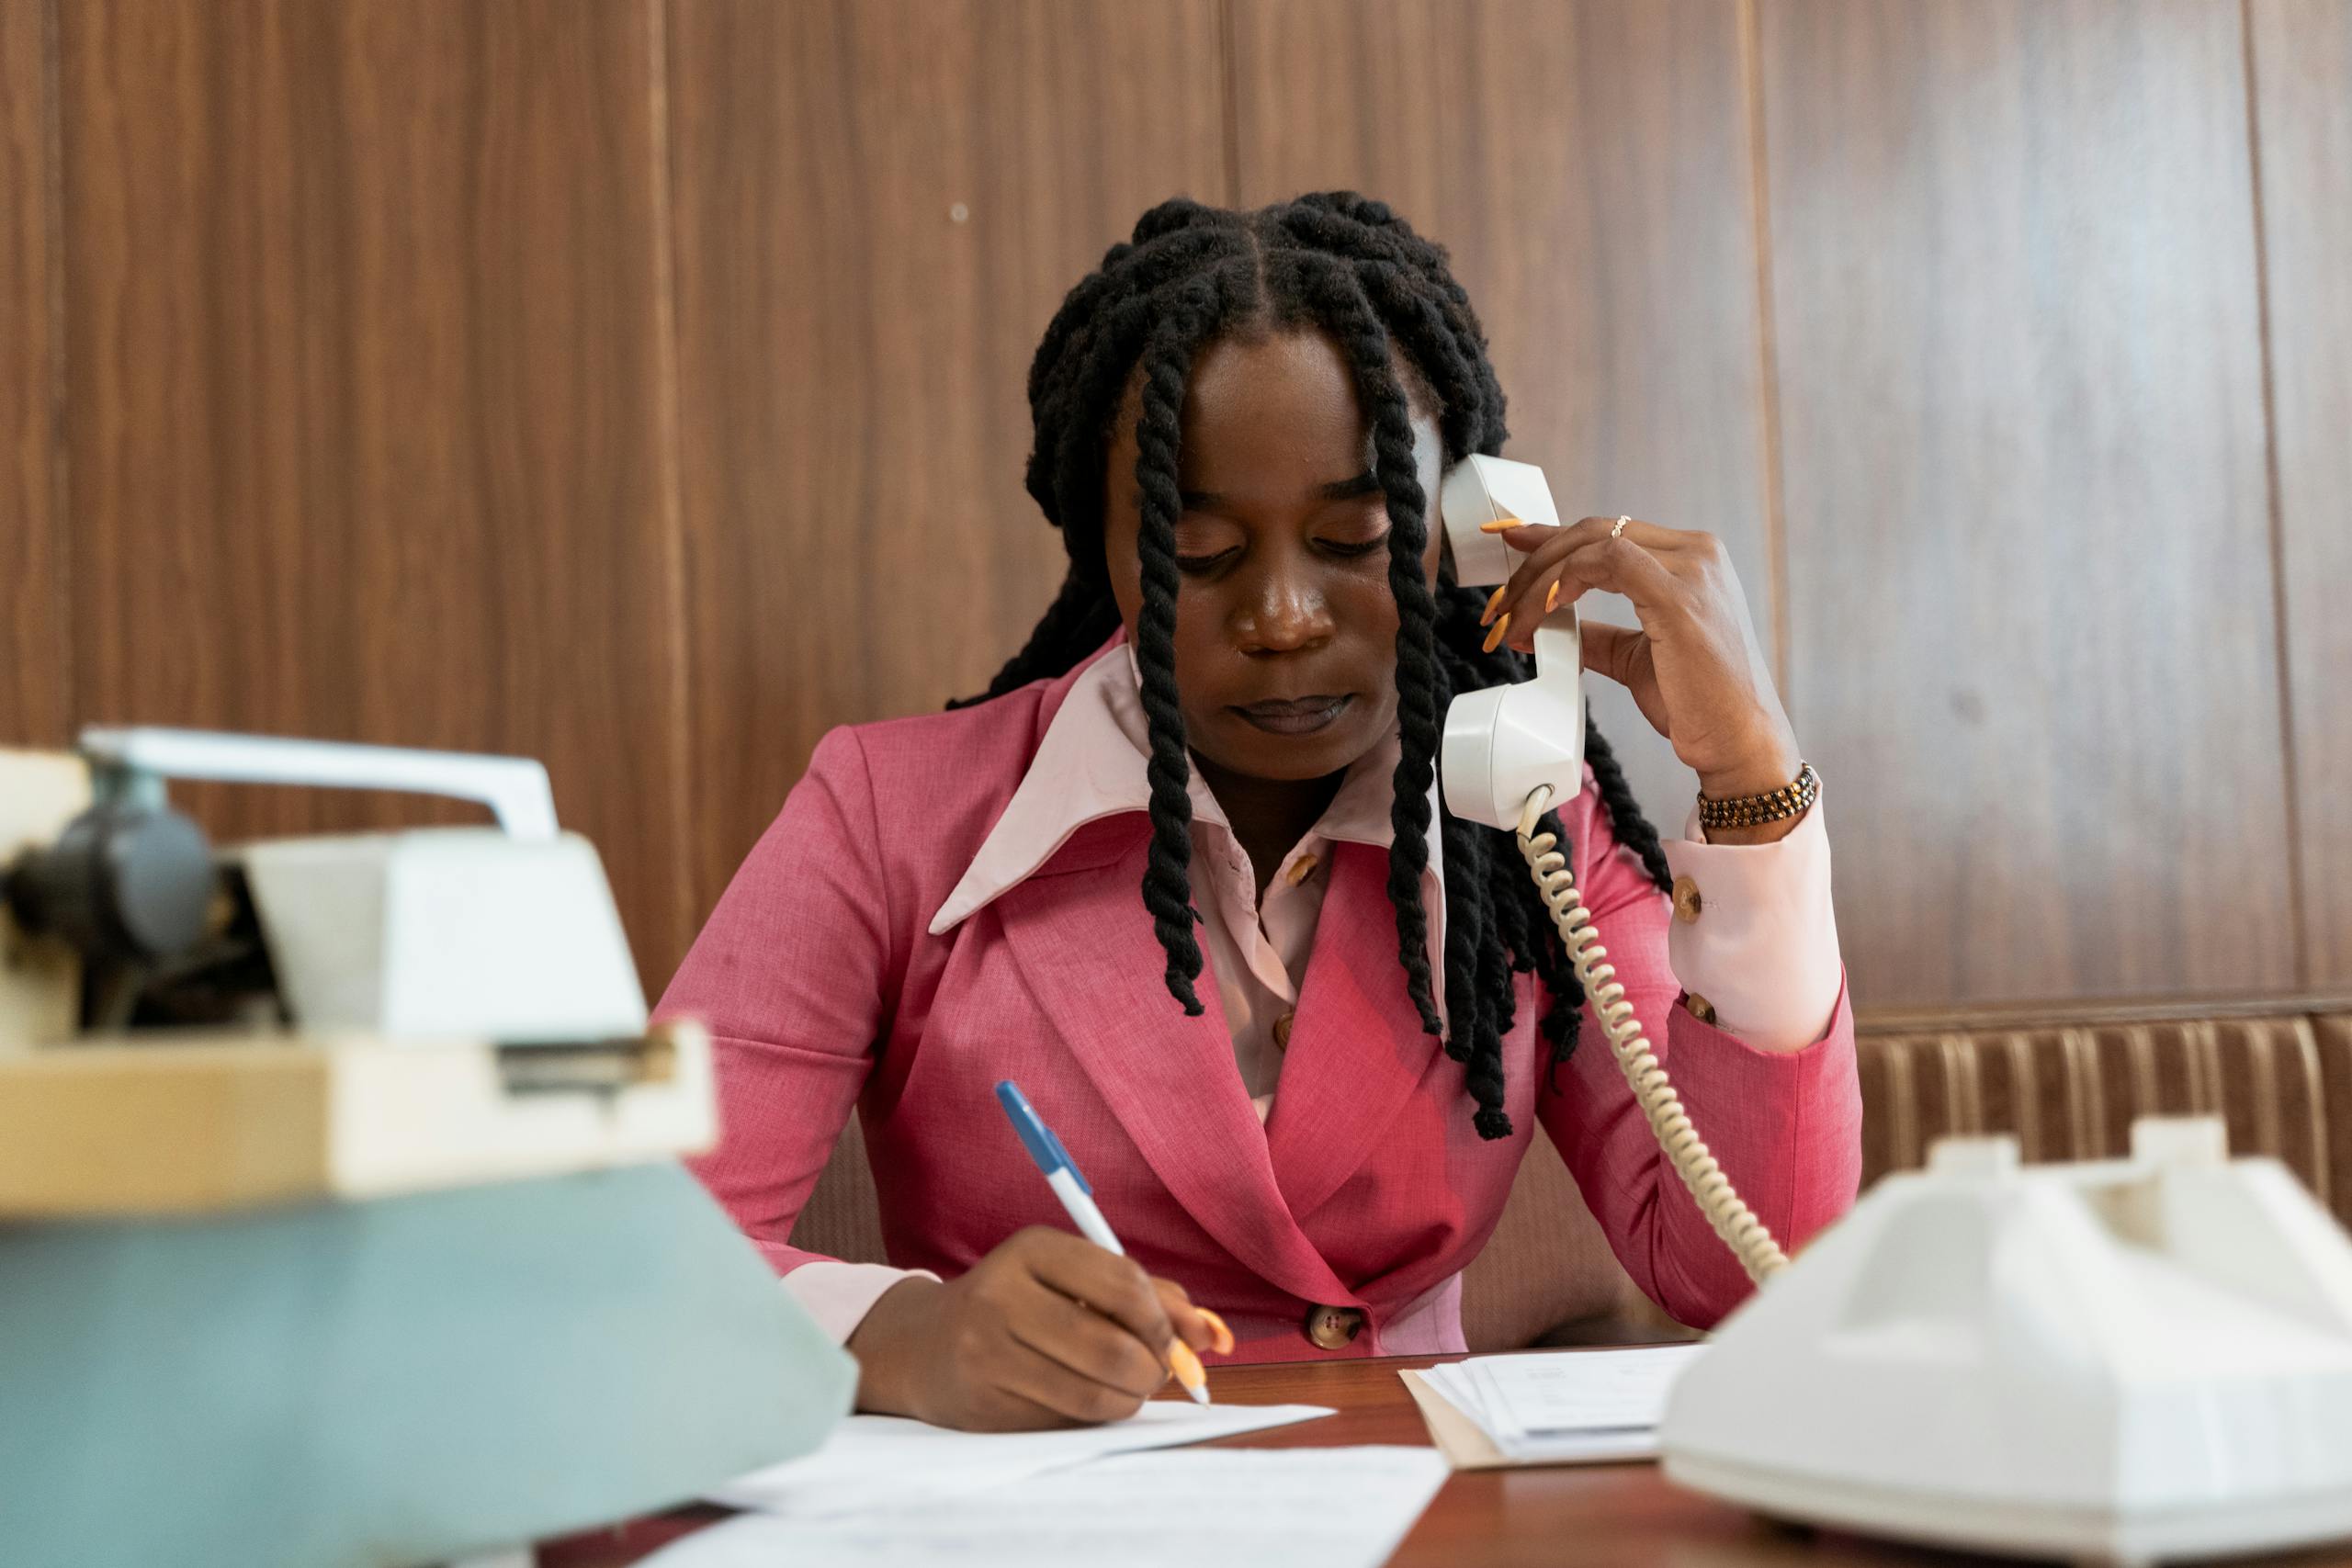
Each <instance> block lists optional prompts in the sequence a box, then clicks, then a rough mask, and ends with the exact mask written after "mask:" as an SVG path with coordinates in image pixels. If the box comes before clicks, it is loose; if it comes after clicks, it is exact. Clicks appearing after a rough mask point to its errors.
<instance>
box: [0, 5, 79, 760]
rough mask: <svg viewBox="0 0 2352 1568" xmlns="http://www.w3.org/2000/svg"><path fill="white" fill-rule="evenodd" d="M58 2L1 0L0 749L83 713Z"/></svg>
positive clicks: (55, 734)
mask: <svg viewBox="0 0 2352 1568" xmlns="http://www.w3.org/2000/svg"><path fill="white" fill-rule="evenodd" d="M49 9H50V5H49V0H0V666H5V669H0V746H9V745H16V746H28V745H30V746H57V745H61V744H62V743H63V742H64V741H65V739H67V736H68V732H69V728H70V724H71V717H72V714H73V707H74V704H73V694H72V686H71V682H72V674H73V649H72V645H71V643H70V641H69V640H68V636H69V634H68V631H67V625H68V616H67V613H66V605H65V598H64V594H63V592H62V589H63V587H64V581H63V579H64V570H65V537H64V519H62V517H60V516H58V515H57V513H56V511H55V501H56V495H57V483H58V469H57V453H56V432H55V421H54V416H53V409H52V402H51V400H52V397H53V394H54V389H55V385H56V376H55V372H56V358H55V351H56V344H55V340H54V339H53V338H52V336H51V318H50V304H51V289H52V287H53V285H54V284H55V282H56V279H55V277H54V276H52V273H51V242H52V240H53V238H54V235H53V233H52V231H51V226H52V224H53V223H54V221H55V216H56V215H55V214H54V213H53V212H52V211H51V206H50V151H51V142H50V134H49V132H50V123H51V107H52V102H51V96H50V91H49V83H48V81H47V79H46V78H47V64H46V60H45V56H46V54H47V44H46V41H45V33H46V31H47V27H46V24H47V13H48V11H49Z"/></svg>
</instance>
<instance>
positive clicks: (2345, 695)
mask: <svg viewBox="0 0 2352 1568" xmlns="http://www.w3.org/2000/svg"><path fill="white" fill-rule="evenodd" d="M2251 16H2252V29H2251V38H2250V40H2249V41H2250V45H2251V48H2250V52H2249V56H2248V69H2247V77H2246V80H2247V83H2248V85H2249V89H2250V95H2251V97H2252V101H2253V102H2254V104H2255V106H2256V116H2255V128H2254V129H2255V139H2256V152H2257V155H2258V158H2257V161H2258V163H2259V165H2260V168H2261V175H2262V179H2261V186H2260V192H2259V194H2260V199H2261V228H2260V239H2261V242H2262V250H2263V254H2264V257H2265V265H2264V278H2265V281H2266V283H2267V296H2266V302H2267V307H2268V320H2267V323H2266V324H2267V340H2266V341H2267V344H2268V347H2269V351H2270V370H2271V389H2272V399H2271V414H2272V424H2273V428H2274V430H2275V431H2276V441H2277V446H2276V451H2277V471H2276V474H2275V476H2274V483H2275V485H2276V487H2277V488H2276V501H2275V504H2276V506H2277V509H2278V510H2277V514H2276V517H2275V519H2274V526H2275V527H2276V528H2277V530H2278V539H2277V543H2278V549H2279V571H2278V582H2279V589H2280V592H2279V601H2278V608H2279V615H2280V617H2281V625H2282V626H2283V627H2284V630H2285V637H2283V639H2282V640H2283V642H2284V643H2285V646H2286V649H2287V653H2286V660H2285V664H2286V670H2287V682H2288V690H2289V693H2290V696H2291V699H2292V700H2291V703H2290V709H2289V724H2288V731H2287V733H2288V734H2289V736H2290V741H2291V745H2290V750H2289V755H2290V758H2291V759H2292V761H2293V762H2294V764H2295V768H2294V773H2293V776H2292V782H2293V787H2294V800H2295V807H2296V816H2297V823H2296V828H2297V831H2296V845H2297V847H2298V848H2299V849H2300V851H2301V858H2300V860H2299V861H2298V862H2297V863H2296V865H2295V868H2294V869H2295V871H2296V872H2297V874H2298V875H2297V877H2296V882H2297V892H2298V893H2299V895H2300V897H2301V909H2302V916H2303V944H2304V956H2305V977H2306V978H2307V979H2308V980H2309V981H2310V983H2311V984H2312V985H2314V986H2319V987H2325V986H2342V985H2344V984H2346V982H2352V895H2347V893H2346V889H2347V888H2352V683H2347V674H2348V673H2352V615H2346V614H2345V604H2344V594H2345V592H2346V587H2347V586H2352V284H2347V283H2346V276H2347V274H2352V264H2347V261H2346V258H2347V257H2352V6H2342V5H2337V4H2333V3H2332V0H2255V4H2254V6H2253V7H2252V12H2251Z"/></svg>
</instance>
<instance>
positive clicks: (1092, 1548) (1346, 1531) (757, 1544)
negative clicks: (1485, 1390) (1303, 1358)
mask: <svg viewBox="0 0 2352 1568" xmlns="http://www.w3.org/2000/svg"><path fill="white" fill-rule="evenodd" d="M1447 1473H1448V1472H1447V1470H1446V1465H1445V1461H1444V1460H1443V1459H1442V1458H1440V1457H1439V1456H1438V1454H1437V1453H1436V1452H1435V1451H1434V1450H1430V1449H1406V1448H1351V1449H1194V1450H1183V1451H1180V1452H1170V1453H1139V1454H1127V1455H1123V1456H1120V1457H1117V1458H1113V1459H1105V1460H1101V1461H1096V1462H1094V1463H1091V1464H1084V1465H1080V1466H1077V1467H1074V1468H1069V1469H1063V1470H1057V1471H1055V1472H1051V1473H1050V1474H1046V1475H1034V1476H1031V1477H1029V1478H1028V1479H1026V1480H1024V1481H1018V1482H1014V1483H1011V1484H1009V1485H1005V1486H1001V1487H997V1488H994V1489H992V1490H989V1491H988V1492H985V1493H980V1494H978V1495H971V1496H965V1497H956V1498H951V1499H944V1500H939V1501H934V1502H931V1503H926V1504H922V1505H920V1506H913V1507H908V1508H894V1509H890V1510H888V1511H887V1512H882V1513H871V1514H861V1515H858V1516H855V1517H847V1518H838V1517H837V1518H786V1517H776V1516H774V1515H763V1514H745V1515H743V1516H741V1517H738V1518H733V1519H729V1520H727V1521H726V1522H725V1523H722V1524H718V1525H714V1526H712V1527H711V1528H710V1529H705V1530H700V1531H697V1532H695V1534H693V1535H690V1536H688V1537H686V1538H685V1539H684V1540H681V1541H678V1542H676V1543H674V1544H673V1545H671V1546H669V1547H667V1548H665V1549H664V1550H662V1551H658V1552H656V1553H654V1555H652V1556H651V1557H649V1558H647V1559H646V1560H645V1562H644V1564H643V1568H799V1565H801V1564H807V1563H820V1562H821V1563H824V1564H826V1565H827V1568H934V1565H935V1564H938V1563H941V1562H954V1563H956V1565H957V1568H1102V1565H1103V1564H1104V1563H1117V1564H1119V1565H1120V1568H1376V1565H1377V1564H1379V1563H1381V1562H1385V1561H1386V1560H1387V1558H1388V1555H1389V1554H1390V1553H1391V1552H1392V1551H1395V1550H1396V1549H1397V1542H1398V1541H1400V1540H1404V1538H1405V1534H1406V1532H1407V1531H1408V1530H1409V1529H1412V1527H1413V1521H1414V1520H1415V1519H1418V1518H1419V1517H1420V1515H1421V1510H1422V1509H1423V1508H1425V1507H1427V1506H1429V1501H1430V1498H1431V1497H1433V1496H1435V1495H1437V1489H1438V1488H1439V1487H1440V1486H1441V1485H1442V1484H1444V1482H1445V1478H1446V1475H1447Z"/></svg>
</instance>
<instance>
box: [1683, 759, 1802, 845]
mask: <svg viewBox="0 0 2352 1568" xmlns="http://www.w3.org/2000/svg"><path fill="white" fill-rule="evenodd" d="M1820 794H1821V775H1820V774H1819V773H1815V772H1814V771H1813V764H1812V763H1811V762H1800V763H1798V764H1797V776H1796V777H1795V778H1793V779H1792V780H1790V781H1789V782H1788V783H1787V784H1782V785H1781V787H1780V788H1778V789H1776V790H1773V791H1772V792H1771V793H1770V794H1769V795H1742V796H1740V797H1739V798H1738V799H1737V800H1709V799H1708V798H1707V797H1706V796H1705V795H1701V796H1700V797H1699V826H1700V827H1702V828H1704V829H1708V830H1710V831H1713V829H1717V828H1754V827H1758V826H1760V825H1762V824H1763V823H1766V822H1778V821H1780V820H1781V818H1785V817H1801V816H1803V815H1804V813H1805V812H1806V811H1807V810H1809V809H1810V808H1811V807H1812V806H1813V803H1814V801H1815V799H1816V798H1818V797H1819V795H1820Z"/></svg>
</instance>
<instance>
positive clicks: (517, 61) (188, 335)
mask: <svg viewBox="0 0 2352 1568" xmlns="http://www.w3.org/2000/svg"><path fill="white" fill-rule="evenodd" d="M62 20H63V29H62V82H63V103H64V107H65V153H66V158H65V164H66V167H65V188H66V190H67V191H68V192H69V193H70V198H71V199H70V205H69V209H68V211H67V212H66V214H65V233H66V247H65V248H66V254H67V258H68V267H69V272H70V276H72V278H73V280H74V288H73V290H72V291H71V296H70V301H69V305H70V308H69V310H68V339H69V345H70V360H71V364H72V366H73V370H74V404H73V408H72V410H71V411H70V412H71V418H70V420H69V423H68V439H69V446H70V453H71V461H72V465H73V471H74V474H75V475H76V476H78V479H77V482H76V484H75V487H74V511H75V519H74V521H75V537H76V540H77V542H78V548H77V554H76V558H75V561H74V581H75V598H76V603H77V607H78V609H79V610H80V616H79V620H78V624H77V628H76V636H77V643H78V649H79V686H80V698H81V703H82V706H83V710H84V713H85V716H88V717H91V718H94V719H103V720H112V721H141V722H151V723H175V724H196V725H203V726H213V727H221V728H242V729H256V730H265V731H277V732H285V733H294V734H304V735H314V736H322V737H327V738H349V739H368V740H375V741H388V742H394V743H401V744H412V745H427V746H442V747H454V748H459V749H466V750H497V751H514V752H522V753H526V754H528V755H532V756H536V757H538V758H541V759H543V760H544V761H546V762H547V764H548V768H549V770H550V772H551V773H552V774H553V777H554V781H555V788H556V796H557V804H558V807H559V810H560V815H561V816H562V818H563V819H564V820H565V821H566V822H567V824H569V825H570V826H571V827H574V828H577V829H581V830H582V831H584V832H586V833H587V834H588V835H589V836H590V837H591V838H593V839H594V840H595V842H596V843H597V845H598V846H599V848H600V849H601V850H602V851H603V852H604V855H605V863H606V865H607V867H608V868H609V870H610V872H611V874H612V879H613V882H614V885H615V888H616V893H617V895H618V897H619V899H620V902H621V907H622V910H623V913H624V915H625V917H626V918H627V920H628V928H629V931H630V935H631V937H632V939H633V940H634V942H635V943H636V947H637V952H638V955H639V962H640V964H641V966H642V968H643V969H644V971H645V973H646V975H647V976H648V978H649V979H650V980H652V981H656V982H658V981H659V980H661V979H662V978H664V977H666V976H667V974H668V971H669V969H670V967H671V965H672V964H673V962H674V960H675V958H676V955H677V953H679V952H680V951H681V950H682V943H683V941H684V936H685V932H686V910H685V907H684V897H683V878H682V875H681V872H680V867H681V865H682V857H681V854H680V837H681V833H682V820H681V818H680V807H681V804H682V797H681V795H680V777H679V761H680V760H679V758H678V756H677V754H676V750H675V748H674V747H673V746H670V745H668V744H667V743H666V742H665V739H664V736H665V734H666V733H667V731H666V729H665V723H666V716H667V714H668V713H669V711H670V704H671V702H672V684H671V669H670V666H669V663H668V659H669V655H668V652H667V650H668V649H669V648H670V646H671V644H670V638H669V636H668V627H667V619H666V618H667V617H668V616H669V615H670V614H671V604H672V600H671V593H670V591H669V585H668V584H667V583H666V581H665V578H664V570H665V563H666V562H667V561H668V560H669V559H670V558H671V555H670V553H669V551H668V550H667V548H666V547H665V544H664V541H663V540H662V536H661V528H662V518H663V512H662V497H661V495H660V493H659V491H660V480H661V474H662V468H661V465H660V463H659V460H658V453H657V451H656V449H655V442H656V431H657V429H658V424H659V422H658V421H657V419H656V417H655V409H654V406H653V401H652V400H653V399H654V397H655V395H656V391H655V389H656V385H657V376H656V373H655V372H656V359H655V348H656V343H655V332H656V311H655V299H654V287H655V284H654V250H653V245H654V239H655V236H656V234H657V232H658V223H657V214H656V212H655V210H654V200H653V190H654V184H653V181H652V178H651V173H652V171H651V164H650V158H651V152H650V145H651V141H652V135H651V127H652V117H651V114H650V107H649V105H650V100H649V93H650V87H651V85H652V82H653V77H652V73H651V67H652V62H651V59H650V53H649V40H650V38H651V37H652V32H651V29H650V27H649V13H648V12H647V11H646V9H645V8H644V6H643V5H642V4H641V3H639V0H510V3H504V4H500V5H495V6H481V5H475V4H472V3H470V0H363V3H358V4H352V5H342V6H314V5H305V4H265V3H256V4H251V5H242V6H232V7H226V8H224V7H220V6H213V5H209V4H205V3H202V0H182V3H172V4H154V3H142V4H137V5H132V4H114V3H102V0H91V3H88V4H75V5H72V6H66V7H65V8H64V11H63V17H62ZM187 793H188V794H189V795H190V796H191V797H193V798H196V799H197V800H198V802H199V803H200V809H201V810H202V812H203V814H204V815H205V816H206V817H207V818H208V819H209V821H210V822H211V823H212V824H213V825H214V826H215V827H216V828H217V829H221V830H222V831H223V832H224V833H225V835H227V836H236V835H239V834H245V833H261V832H299V831H312V830H318V829H324V828H328V827H331V826H341V825H347V824H351V823H354V822H367V823H380V822H387V821H414V820H417V819H418V818H433V817H438V816H439V815H441V814H440V813H438V812H435V811H433V810H431V809H429V808H424V807H419V806H418V805H417V804H416V803H414V802H391V801H382V800H375V799H368V800H362V801H357V802H352V801H348V800H344V799H338V798H332V797H330V796H328V795H325V794H323V793H322V792H316V791H308V792H277V793H265V792H258V791H254V792H243V793H233V794H232V793H225V792H198V791H193V790H191V791H189V792H187Z"/></svg>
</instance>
